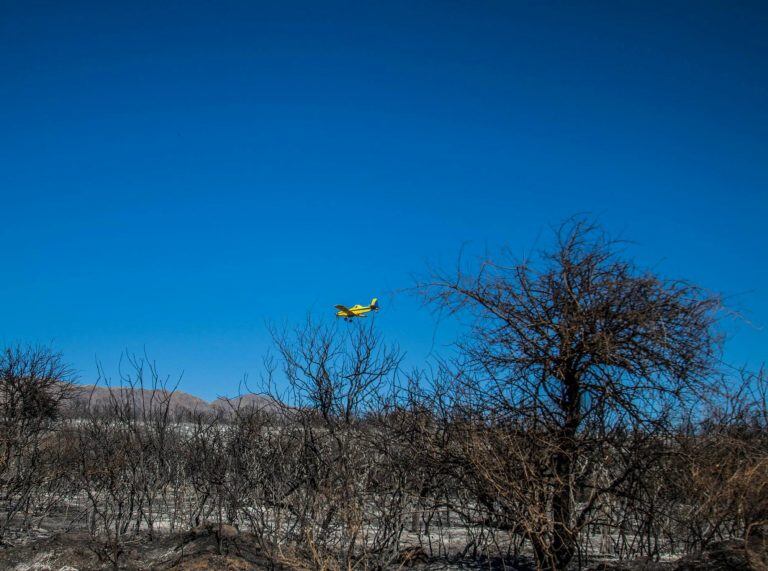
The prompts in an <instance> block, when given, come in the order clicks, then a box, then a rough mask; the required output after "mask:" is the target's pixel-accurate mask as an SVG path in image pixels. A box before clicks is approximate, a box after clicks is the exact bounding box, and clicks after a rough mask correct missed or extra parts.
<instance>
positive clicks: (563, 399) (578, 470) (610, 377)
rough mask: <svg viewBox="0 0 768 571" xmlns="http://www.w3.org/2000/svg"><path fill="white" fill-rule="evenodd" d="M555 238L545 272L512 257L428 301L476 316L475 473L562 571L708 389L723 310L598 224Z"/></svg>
mask: <svg viewBox="0 0 768 571" xmlns="http://www.w3.org/2000/svg"><path fill="white" fill-rule="evenodd" d="M556 238H557V241H556V245H555V247H554V248H553V249H551V250H550V251H547V252H543V253H542V254H541V256H540V257H539V258H538V259H537V260H536V263H528V262H527V261H525V262H515V261H514V260H512V261H510V260H509V258H511V256H509V255H508V254H507V255H506V258H507V259H505V260H504V261H503V262H491V261H485V262H483V263H482V264H481V265H480V267H479V268H477V269H476V270H474V271H472V272H470V273H464V272H462V271H461V270H459V271H458V272H457V274H456V275H446V274H440V273H438V274H436V275H434V276H433V277H432V278H430V279H429V280H426V281H425V282H424V283H422V284H420V290H421V291H422V293H423V295H424V296H425V298H426V300H427V301H428V302H430V303H433V304H436V306H437V307H439V308H441V309H443V310H448V311H450V312H453V313H457V314H461V315H469V316H470V317H471V318H472V322H471V327H470V331H469V333H468V334H467V335H466V336H465V337H464V338H463V340H462V341H460V343H459V348H460V354H461V357H460V358H459V359H457V362H456V365H457V369H456V370H457V373H456V377H457V381H458V383H459V389H458V392H459V393H460V394H461V395H462V398H460V399H458V401H457V403H458V404H460V405H461V406H462V407H464V409H465V410H466V411H469V412H468V413H467V414H468V416H467V418H471V419H472V422H471V423H469V424H468V426H470V427H480V426H481V427H482V430H483V433H482V434H479V433H477V432H474V433H472V431H471V430H469V429H468V430H469V432H468V438H467V440H466V442H467V446H466V453H467V454H468V456H469V462H468V464H469V465H470V466H472V467H473V469H474V472H475V477H476V480H477V481H478V482H480V483H481V484H482V485H483V486H484V487H485V490H486V492H487V493H488V494H489V495H490V496H493V497H496V498H498V501H497V502H496V503H497V504H500V505H501V506H502V507H501V508H500V509H501V510H502V511H504V510H506V511H507V514H508V516H509V517H510V519H513V518H517V521H514V522H511V523H513V524H515V525H519V524H524V525H523V527H522V529H521V533H523V534H524V535H525V536H526V537H527V539H528V540H529V541H530V542H531V545H532V547H533V550H534V553H535V555H536V559H537V563H538V565H539V566H540V567H542V568H549V569H562V568H564V567H565V566H567V565H568V563H569V562H570V561H571V560H572V559H573V557H574V556H575V555H576V553H577V550H578V536H579V533H580V532H581V531H582V530H583V529H584V528H585V526H587V525H589V524H590V523H591V522H592V521H593V520H592V518H593V516H595V515H596V514H597V513H598V511H599V510H600V509H601V507H605V506H602V505H601V504H602V502H603V500H604V499H605V498H606V497H607V496H608V495H610V494H611V493H613V492H615V491H617V490H618V489H619V488H620V487H621V486H623V485H625V484H626V482H627V481H628V480H630V479H631V477H632V476H633V474H636V473H637V471H638V470H641V469H642V468H643V465H644V463H645V462H646V459H645V458H640V457H636V456H633V455H632V454H631V452H632V451H633V450H639V449H643V450H646V451H647V450H649V449H652V446H649V438H650V439H651V442H659V441H660V440H659V439H660V436H659V435H658V432H659V430H660V429H662V428H663V427H664V426H666V425H667V424H668V423H669V422H671V420H672V417H673V416H674V415H675V411H676V407H678V406H679V405H680V404H682V403H684V402H685V400H686V399H687V398H689V397H690V396H692V395H694V394H696V392H697V391H698V390H699V389H701V388H702V387H703V386H705V385H706V384H707V383H708V378H709V377H708V376H709V374H710V372H711V371H712V367H713V364H714V362H715V359H716V353H717V350H718V338H717V336H716V334H715V332H714V330H713V326H714V323H715V318H716V311H717V309H718V307H719V300H718V299H717V298H716V297H713V296H710V295H708V294H706V293H705V292H704V291H703V290H702V289H700V288H698V287H696V286H693V285H691V284H689V283H686V282H683V281H670V280H665V279H663V278H660V277H658V276H656V275H654V274H652V273H648V272H642V271H640V270H639V269H638V268H637V267H636V266H635V265H634V264H633V263H632V262H630V261H627V260H624V259H622V258H621V257H620V256H619V252H618V249H617V244H616V243H615V242H612V241H610V240H608V239H606V238H605V237H604V236H603V235H602V234H601V233H600V231H599V230H598V229H597V228H596V227H595V226H593V225H591V224H588V223H585V222H581V221H575V222H570V223H567V224H565V225H564V226H563V227H561V228H560V230H559V231H558V232H557V235H556ZM654 439H655V440H654ZM504 455H508V456H507V458H506V459H505V458H504ZM609 458H610V459H612V460H611V462H610V466H608V464H607V461H608V459H609ZM619 459H620V460H621V461H618V460H619ZM504 467H506V468H508V469H504Z"/></svg>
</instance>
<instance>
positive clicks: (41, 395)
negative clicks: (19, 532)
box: [0, 346, 72, 541]
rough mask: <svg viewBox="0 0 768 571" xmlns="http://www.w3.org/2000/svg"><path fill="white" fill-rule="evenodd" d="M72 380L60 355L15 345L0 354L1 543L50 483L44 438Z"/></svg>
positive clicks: (53, 474)
mask: <svg viewBox="0 0 768 571" xmlns="http://www.w3.org/2000/svg"><path fill="white" fill-rule="evenodd" d="M71 379H72V373H71V371H70V370H69V368H68V367H67V366H66V365H65V364H64V362H63V361H62V358H61V356H60V355H59V354H58V353H55V352H53V351H51V350H49V349H47V348H44V347H21V346H16V347H8V348H6V349H4V350H3V351H2V353H0V517H1V518H2V519H0V541H2V539H3V536H4V533H5V531H6V530H7V529H8V527H9V526H10V525H11V522H12V520H13V519H14V518H16V517H18V516H20V515H23V514H28V513H29V512H30V509H31V508H32V507H33V505H32V504H33V503H34V499H35V493H36V492H42V491H43V490H46V489H48V488H49V487H50V485H51V484H53V483H54V482H52V481H51V479H52V478H55V477H56V470H55V469H54V468H55V467H54V466H53V465H52V462H53V460H55V450H53V448H54V447H53V446H50V445H47V442H46V438H47V437H48V436H49V435H50V434H51V432H52V430H53V428H54V427H55V423H56V421H57V420H58V417H59V414H60V412H61V405H62V403H63V401H64V400H65V399H67V398H68V396H69V395H70V392H71V391H70V389H71V385H70V381H71ZM49 495H50V494H49ZM16 526H17V527H18V526H19V524H18V522H17V524H16Z"/></svg>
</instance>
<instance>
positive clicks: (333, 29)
mask: <svg viewBox="0 0 768 571" xmlns="http://www.w3.org/2000/svg"><path fill="white" fill-rule="evenodd" d="M767 183H768V7H767V5H766V4H765V3H764V2H755V3H752V4H750V3H741V2H719V3H714V2H698V1H697V2H690V3H684V2H640V1H638V2H603V3H589V2H562V3H559V2H558V3H553V2H534V3H524V2H461V3H459V2H414V1H408V2H392V1H388V2H376V3H372V2H346V3H336V2H306V3H305V2H290V1H289V2H271V3H260V2H191V1H189V2H179V3H175V2H155V1H153V2H92V3H81V2H33V1H29V0H24V1H19V2H12V1H9V0H0V197H1V199H2V201H1V202H0V215H1V222H0V240H1V243H2V248H0V296H1V297H0V342H4V343H9V342H15V341H21V342H47V343H52V344H53V345H54V346H55V347H56V348H58V349H59V350H61V351H63V352H64V354H65V356H66V357H67V358H68V359H69V361H70V362H71V363H72V364H73V365H74V366H75V367H76V368H77V369H78V371H80V373H81V375H82V379H83V380H84V381H92V380H93V375H94V370H95V367H94V362H95V359H96V358H98V359H101V360H102V361H103V362H104V363H105V365H106V366H107V368H108V369H110V368H111V367H113V366H114V364H115V363H116V362H117V360H118V358H119V355H120V353H121V351H123V350H125V349H128V350H130V351H135V352H142V351H143V350H144V348H146V350H147V352H148V353H149V354H150V355H151V356H152V357H154V358H155V359H156V360H157V362H158V364H159V366H160V368H161V370H162V371H165V372H167V373H169V374H172V375H176V374H178V373H180V372H181V371H182V370H184V371H185V373H184V375H185V376H184V380H183V382H182V385H181V386H182V388H183V389H184V390H187V391H189V392H193V393H195V394H198V395H200V396H202V397H205V398H212V397H214V396H216V395H217V394H222V393H232V392H234V391H235V389H236V386H237V382H238V380H239V379H240V377H241V376H242V374H243V373H244V372H249V373H250V374H251V377H253V376H255V375H256V374H257V372H258V369H259V359H260V356H261V355H262V354H263V352H264V350H265V349H266V347H267V345H268V336H267V334H266V330H265V327H264V323H265V321H283V320H285V321H287V322H289V323H290V322H296V321H299V320H301V319H302V318H303V316H304V315H305V314H306V313H307V312H308V311H312V312H313V313H315V314H316V315H330V314H331V312H332V306H333V305H334V304H336V303H348V304H351V303H356V302H367V301H368V300H369V299H370V297H371V296H372V295H374V294H377V295H379V297H380V298H381V299H382V305H383V306H384V309H383V311H382V312H381V314H380V315H379V316H378V317H377V321H378V322H379V324H380V325H381V327H382V329H383V330H384V332H385V333H386V334H387V335H388V336H389V337H390V338H391V339H393V340H397V341H398V342H399V343H400V345H401V346H402V347H403V349H405V350H407V351H408V352H409V353H410V356H411V357H410V359H411V360H412V361H413V362H418V361H419V360H420V359H422V358H423V357H424V356H425V355H426V354H427V353H428V352H429V350H430V348H431V346H432V342H433V336H434V335H433V334H434V333H435V325H434V323H433V320H432V317H431V316H430V315H429V313H428V312H426V311H421V310H418V306H419V303H418V302H417V301H416V300H414V299H411V298H409V297H408V296H405V295H402V294H395V292H396V291H397V290H399V289H401V288H404V287H408V286H410V285H411V284H412V280H411V274H413V273H419V272H421V271H422V270H423V268H424V264H425V263H426V262H428V261H431V262H434V263H438V264H439V263H452V262H454V261H455V258H456V255H457V253H458V251H459V248H460V247H461V245H462V244H463V243H464V242H467V241H469V242H470V246H469V248H470V250H471V249H473V248H474V249H475V250H478V251H479V250H482V249H484V248H486V247H488V248H491V249H493V248H495V247H497V246H499V245H501V244H504V243H508V244H510V245H511V246H512V248H513V249H515V250H517V249H519V251H520V252H521V253H523V252H525V251H527V250H530V248H532V247H534V246H535V245H536V244H537V240H539V242H540V241H541V240H542V238H541V237H542V236H543V235H545V234H546V231H547V228H548V227H549V226H550V225H552V224H557V223H558V222H560V221H561V220H563V219H564V218H565V217H567V216H569V215H571V214H573V213H575V212H591V213H593V214H594V215H596V216H597V217H598V218H599V220H600V221H602V222H603V223H604V224H605V226H606V227H607V228H608V230H609V231H611V232H613V233H615V234H617V235H619V236H622V237H625V238H628V239H632V240H634V241H635V242H636V244H635V245H634V246H631V247H630V248H629V252H630V253H631V255H633V256H634V257H635V258H636V259H637V260H638V261H639V262H640V263H641V264H642V265H646V266H652V267H653V268H655V269H657V270H658V271H660V272H661V273H663V274H665V275H667V276H671V277H684V278H688V279H691V280H693V281H696V282H699V283H700V284H702V285H703V286H705V287H707V288H710V289H712V290H715V291H718V292H722V293H724V294H725V295H727V296H728V298H729V302H730V304H731V306H732V307H733V308H735V309H736V310H738V311H741V312H743V314H744V315H745V317H746V319H747V320H748V322H747V321H739V322H729V323H727V324H726V328H727V330H728V332H729V333H730V334H731V336H732V339H731V341H730V344H729V348H728V353H727V356H728V358H729V359H730V360H731V361H735V362H742V361H749V362H752V363H758V362H760V361H762V360H764V359H766V357H767V356H768V355H766V353H767V352H766V347H768V343H767V342H768V334H767V333H766V329H765V328H766V326H768V269H767V264H766V262H768V259H767V258H768V256H767V255H766V248H767V247H768V240H767V239H766V233H765V232H766V224H767V218H768V189H767V188H766V184H767ZM437 337H438V338H440V337H441V335H440V334H439V333H438V335H437ZM443 337H445V336H443ZM440 343H442V341H440V342H439V343H438V345H440ZM438 349H439V347H438Z"/></svg>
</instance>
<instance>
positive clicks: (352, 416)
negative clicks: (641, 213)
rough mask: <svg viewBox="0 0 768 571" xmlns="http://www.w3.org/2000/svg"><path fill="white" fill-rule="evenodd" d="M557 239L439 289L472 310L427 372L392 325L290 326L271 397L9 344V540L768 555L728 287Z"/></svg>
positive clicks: (764, 506)
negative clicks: (79, 377)
mask: <svg viewBox="0 0 768 571" xmlns="http://www.w3.org/2000/svg"><path fill="white" fill-rule="evenodd" d="M555 238H556V239H555V242H554V245H553V247H551V248H550V249H549V250H547V251H545V252H544V253H542V254H541V255H540V256H538V257H535V258H534V259H533V260H522V261H521V260H516V259H514V257H512V256H507V255H504V254H502V255H501V257H499V258H497V259H496V260H494V261H490V260H484V261H481V262H480V263H478V264H474V265H472V266H471V267H470V268H468V269H467V268H465V267H463V266H461V265H460V267H459V268H458V269H457V270H456V271H454V272H449V273H446V272H435V273H433V274H431V275H429V276H427V277H426V278H424V279H423V280H420V281H419V283H418V284H417V286H416V290H417V291H418V293H419V295H421V296H422V298H423V299H424V301H425V303H427V304H429V305H430V306H431V307H433V308H435V310H437V311H439V312H441V313H442V314H446V313H448V314H454V315H455V316H456V317H457V319H459V320H460V321H461V322H463V323H464V324H465V325H466V327H465V329H464V334H463V335H462V337H461V338H460V339H459V340H458V341H457V343H456V347H455V350H454V351H452V352H451V355H452V357H451V358H446V359H444V360H442V361H440V362H439V364H438V365H437V366H433V367H431V368H426V369H425V370H423V371H406V370H403V367H402V366H401V362H402V356H403V353H402V351H401V350H400V349H399V348H398V347H397V346H396V345H393V344H391V343H388V342H387V341H385V340H384V339H383V338H382V337H381V336H380V335H379V334H378V332H377V330H376V328H375V327H374V322H373V320H368V321H362V322H361V323H353V324H343V325H342V326H337V325H335V324H334V325H328V324H325V323H317V322H315V321H313V320H312V319H308V320H307V321H306V323H304V324H303V325H301V326H299V327H297V328H295V329H292V330H275V331H273V338H274V341H275V343H274V345H275V350H274V355H273V356H271V357H269V358H267V359H265V361H264V367H263V371H262V374H261V380H260V385H261V386H260V392H259V394H260V396H259V397H258V398H256V397H250V398H240V399H234V400H231V401H226V400H221V401H219V402H218V403H217V406H216V407H203V406H197V403H196V402H195V401H194V399H192V400H189V399H188V400H187V404H186V406H179V405H178V399H176V400H175V395H177V394H178V393H177V392H176V390H175V385H174V384H173V382H171V381H170V380H169V379H167V378H165V377H162V376H161V375H160V374H159V373H158V371H157V369H156V368H155V367H154V365H153V364H152V363H150V362H148V361H147V360H146V359H129V360H128V362H127V363H125V366H124V367H123V370H124V373H123V374H122V375H121V378H120V379H119V382H118V383H116V384H115V387H113V388H110V387H109V386H107V387H105V388H102V389H100V390H99V391H97V390H96V389H92V388H89V389H84V388H83V387H82V386H78V385H74V384H73V382H72V381H73V376H72V373H71V372H70V371H69V369H68V368H67V367H66V365H64V361H63V360H62V358H61V356H59V355H57V354H56V353H54V352H52V351H50V350H49V349H46V348H40V347H28V348H27V347H9V348H7V349H5V350H3V352H2V354H0V543H2V548H0V549H1V551H0V553H2V552H5V554H6V555H7V554H8V553H11V552H12V551H13V550H14V548H16V549H18V548H20V546H23V545H26V544H29V543H30V542H34V541H41V537H42V538H43V539H45V538H50V536H51V534H64V535H66V534H77V537H78V538H80V541H81V543H82V545H84V546H85V547H87V550H88V557H89V559H87V560H88V561H90V563H89V564H88V565H90V566H91V567H93V568H110V567H111V568H115V569H117V568H123V567H132V566H133V567H136V566H140V565H139V564H138V563H137V561H136V557H135V553H136V549H137V546H138V545H142V546H147V545H149V546H152V545H167V542H168V541H169V539H168V538H173V541H174V543H173V548H170V549H166V550H164V551H163V555H162V556H158V558H157V559H156V560H155V563H154V564H153V565H154V566H155V567H156V568H172V567H176V566H183V564H184V561H185V558H187V559H188V558H189V557H194V556H195V551H194V549H193V548H192V547H190V546H194V545H196V542H199V540H200V538H201V537H205V538H207V540H208V541H209V545H208V547H209V555H211V556H217V557H230V556H232V557H239V558H241V560H242V561H244V562H247V563H248V564H249V565H252V566H257V565H258V566H266V567H273V568H278V567H290V568H307V569H342V568H344V569H369V568H370V569H378V568H386V567H390V566H392V567H399V566H402V565H424V564H429V562H431V561H438V560H439V561H443V562H451V561H462V562H465V563H466V562H474V563H475V564H477V565H481V566H485V567H489V566H500V567H506V568H515V567H520V568H523V567H528V568H536V569H550V570H554V569H566V568H584V567H587V566H590V565H596V564H598V562H600V561H613V562H625V561H637V560H642V561H646V562H648V561H657V562H658V561H663V560H669V561H674V560H678V559H680V558H682V561H689V562H690V561H692V560H694V559H695V558H696V557H700V556H701V554H704V553H707V552H708V550H712V549H722V548H723V545H734V546H736V547H734V549H736V548H738V549H739V550H740V551H739V553H741V557H742V559H741V561H743V564H744V565H745V568H754V569H762V568H765V565H766V560H765V552H766V548H765V542H766V534H767V533H768V433H767V432H766V429H767V428H768V379H766V375H765V373H764V371H762V370H758V371H751V372H750V371H747V370H738V371H737V370H734V369H729V368H727V367H726V366H724V365H723V364H722V361H721V357H720V345H721V338H720V335H719V334H718V327H717V322H718V316H719V312H720V310H721V304H720V299H719V298H718V297H716V296H713V295H711V294H709V293H708V292H706V291H704V290H702V289H701V288H698V287H696V286H694V285H692V284H690V283H687V282H683V281H669V280H666V279H663V278H661V277H659V276H657V275H655V274H653V273H649V272H646V271H642V270H641V269H639V268H637V267H635V265H634V264H633V263H632V262H630V261H628V260H626V259H625V258H624V257H623V255H622V252H621V248H620V245H619V244H617V243H615V242H612V241H610V240H608V239H607V238H605V237H604V236H603V235H602V234H601V232H600V230H599V228H595V227H593V226H591V225H590V224H587V223H584V222H580V221H576V222H572V223H569V224H566V225H565V226H563V227H562V228H561V229H560V230H559V232H557V233H556V236H555ZM164 542H166V543H164ZM198 555H199V553H198ZM692 558H693V559H692ZM4 561H9V560H8V559H6V560H4ZM221 561H224V559H222V560H221ZM689 564H690V563H684V564H683V563H674V562H673V563H668V565H670V566H672V568H673V566H674V565H689ZM212 565H213V564H212ZM219 566H220V568H225V564H224V563H221V562H220V564H219ZM212 568H216V565H213V567H212ZM233 568H234V567H233ZM681 568H683V567H681ZM687 568H690V567H687Z"/></svg>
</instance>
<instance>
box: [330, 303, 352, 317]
mask: <svg viewBox="0 0 768 571" xmlns="http://www.w3.org/2000/svg"><path fill="white" fill-rule="evenodd" d="M333 307H335V308H336V309H338V310H339V311H341V312H342V313H345V314H346V315H349V316H354V315H355V314H354V313H352V312H351V311H350V310H349V308H347V307H344V306H343V305H334V306H333Z"/></svg>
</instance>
